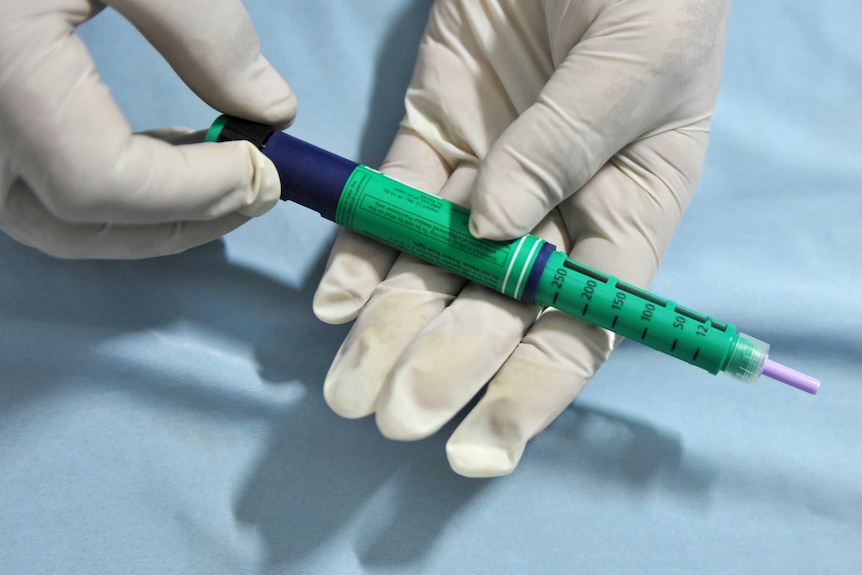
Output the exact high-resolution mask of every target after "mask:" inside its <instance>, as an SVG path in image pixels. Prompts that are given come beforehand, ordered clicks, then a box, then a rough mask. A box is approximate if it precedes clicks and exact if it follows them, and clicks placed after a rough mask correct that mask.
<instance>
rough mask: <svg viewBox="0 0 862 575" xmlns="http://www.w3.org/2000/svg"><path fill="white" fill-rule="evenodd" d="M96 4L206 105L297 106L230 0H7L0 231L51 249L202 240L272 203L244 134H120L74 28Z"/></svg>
mask: <svg viewBox="0 0 862 575" xmlns="http://www.w3.org/2000/svg"><path fill="white" fill-rule="evenodd" d="M106 4H110V5H111V6H112V7H114V8H116V9H117V11H118V12H120V13H121V14H122V15H123V16H124V17H126V18H127V19H128V20H129V21H130V22H131V23H132V24H134V25H135V27H136V28H138V30H140V31H141V33H142V34H143V35H144V36H145V37H146V38H147V39H148V40H149V41H150V43H152V44H153V46H154V47H155V48H156V49H157V50H158V51H159V52H160V53H161V54H162V55H163V56H164V57H165V59H166V60H167V61H168V62H169V63H170V65H171V66H172V67H173V68H174V70H175V71H176V72H177V73H178V74H179V75H180V77H182V79H183V80H184V81H185V82H186V83H187V84H188V85H189V87H190V88H191V89H192V90H193V91H194V92H195V93H196V94H197V95H198V96H200V97H201V98H202V99H203V100H205V101H206V102H207V103H209V104H210V105H211V106H213V107H214V108H216V109H218V110H220V111H223V112H226V113H230V114H235V115H237V116H242V117H244V118H249V119H252V120H257V121H260V122H265V123H267V124H271V125H274V126H281V127H284V126H287V125H288V124H289V123H290V122H291V121H292V120H293V117H294V114H295V113H296V100H295V98H294V96H293V93H292V92H291V90H290V88H289V87H288V85H287V84H286V83H285V81H284V80H283V79H282V78H281V76H280V75H279V74H278V73H277V72H276V71H275V69H274V68H273V67H272V66H271V65H270V64H269V62H268V61H267V60H266V59H265V58H264V57H263V56H262V55H261V53H260V47H259V42H258V38H257V35H256V34H255V32H254V29H253V27H252V24H251V20H250V18H249V16H248V13H247V12H246V10H245V8H244V7H243V5H242V2H240V0H227V1H224V2H220V3H219V6H218V10H214V9H212V6H211V3H210V2H205V1H204V0H184V1H182V2H171V1H169V0H116V1H112V2H106V3H101V2H96V1H94V0H56V1H54V2H50V3H45V2H33V1H31V0H6V1H4V2H3V4H2V7H0V229H2V230H4V231H5V232H7V233H8V234H9V235H11V236H12V237H14V238H15V239H17V240H19V241H21V242H23V243H25V244H28V245H31V246H34V247H36V248H39V249H41V250H43V251H45V252H48V253H51V254H54V255H57V256H61V257H106V258H114V257H119V258H134V257H148V256H155V255H161V254H167V253H174V252H179V251H182V250H184V249H187V248H190V247H193V246H196V245H199V244H203V243H205V242H208V241H210V240H212V239H215V238H217V237H219V236H221V235H223V234H224V233H226V232H228V231H230V230H231V229H233V228H236V227H237V226H239V225H240V224H242V223H244V222H245V221H247V220H248V218H249V217H253V216H258V215H260V214H262V213H264V212H266V211H267V210H268V209H269V208H271V207H272V206H273V205H274V204H275V203H276V202H277V200H278V196H279V190H280V185H279V181H278V175H277V173H276V171H275V168H274V167H273V166H272V163H271V162H270V161H269V160H268V159H267V158H265V157H264V156H263V155H262V154H261V153H260V152H259V151H258V150H257V149H255V148H254V147H253V146H252V145H251V144H249V143H248V142H232V143H230V144H228V145H222V146H216V145H213V144H188V145H173V144H176V143H178V142H179V143H182V142H183V141H187V140H188V139H189V138H188V133H187V132H185V131H183V130H161V131H156V132H152V133H149V134H133V133H132V132H131V129H130V127H129V124H128V122H127V121H126V119H125V117H124V115H123V113H122V112H121V110H120V109H119V107H118V106H117V104H116V102H115V101H114V100H113V98H112V96H111V94H110V91H109V90H108V88H107V87H106V86H105V85H103V84H102V83H101V82H100V80H99V77H98V74H97V73H96V71H95V69H94V64H93V60H92V58H91V57H90V55H89V53H88V52H87V49H86V47H85V46H84V44H83V42H82V41H81V40H80V38H79V37H78V36H76V35H75V34H74V30H75V28H76V27H77V26H78V25H79V24H81V23H83V22H85V21H86V20H88V19H90V18H92V17H94V16H95V15H96V14H98V13H99V11H101V10H102V9H103V8H104V7H105V5H106Z"/></svg>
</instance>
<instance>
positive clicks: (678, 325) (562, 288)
mask: <svg viewBox="0 0 862 575" xmlns="http://www.w3.org/2000/svg"><path fill="white" fill-rule="evenodd" d="M206 139H207V141H209V142H222V141H228V140H248V141H250V142H252V143H253V144H254V145H256V146H257V147H258V148H259V149H260V150H261V151H262V152H263V154H264V155H265V156H266V157H268V158H269V159H270V160H271V161H272V162H273V164H275V167H276V169H277V170H278V175H279V178H280V179H281V189H282V191H281V199H282V200H290V201H293V202H296V203H298V204H301V205H303V206H306V207H308V208H311V209H312V210H314V211H316V212H318V213H319V214H320V215H321V216H323V217H324V218H326V219H328V220H331V221H333V222H335V223H337V224H339V225H341V226H343V227H345V228H348V229H351V230H353V231H354V232H357V233H359V234H362V235H364V236H367V237H369V238H372V239H374V240H376V241H379V242H380V243H382V244H385V245H387V246H390V247H393V248H395V249H397V250H399V251H401V252H404V253H407V254H411V255H413V256H416V257H418V258H420V259H422V260H424V261H426V262H428V263H430V264H433V265H436V266H438V267H441V268H444V269H447V270H449V271H451V272H454V273H456V274H458V275H460V276H462V277H464V278H466V279H468V280H470V281H473V282H476V283H478V284H481V285H483V286H485V287H487V288H490V289H492V290H494V291H497V292H499V293H502V294H504V295H507V296H509V297H512V298H514V299H516V300H519V301H522V302H525V303H528V304H537V305H539V306H550V307H554V308H556V309H558V310H560V311H563V312H565V313H567V314H569V315H571V316H573V317H576V318H579V319H582V320H583V321H586V322H587V323H590V324H592V325H595V326H598V327H602V328H605V329H608V330H610V331H613V332H616V333H618V334H620V335H622V336H624V337H626V338H628V339H630V340H633V341H636V342H640V343H642V344H644V345H646V346H649V347H651V348H653V349H656V350H658V351H661V352H664V353H666V354H668V355H670V356H673V357H675V358H677V359H681V360H683V361H685V362H688V363H690V364H692V365H696V366H697V367H700V368H702V369H705V370H706V371H708V372H710V373H712V374H717V373H719V372H724V373H726V374H727V375H729V376H731V377H733V378H735V379H738V380H740V381H743V382H746V383H754V382H755V381H756V380H757V378H758V377H760V376H761V375H765V376H767V377H770V378H772V379H775V380H778V381H780V382H782V383H786V384H787V385H790V386H792V387H795V388H797V389H800V390H802V391H805V392H807V393H811V394H815V393H817V390H818V389H819V387H820V381H819V380H817V379H815V378H813V377H811V376H809V375H806V374H804V373H800V372H798V371H796V370H793V369H790V368H788V367H786V366H784V365H781V364H780V363H778V362H775V361H773V360H771V359H769V344H767V343H765V342H762V341H760V340H758V339H756V338H753V337H751V336H749V335H746V334H744V333H742V332H740V331H738V330H737V328H736V326H734V325H732V324H729V323H725V322H720V321H717V320H715V319H713V318H711V317H710V316H708V315H704V314H702V313H699V312H696V311H694V310H691V309H688V308H686V307H683V306H681V305H678V304H676V303H675V302H672V301H669V300H667V299H664V298H662V297H659V296H657V295H655V294H652V293H650V292H648V291H646V290H643V289H641V288H638V287H636V286H634V285H631V284H628V283H626V282H624V281H621V280H619V279H617V278H615V277H612V276H609V275H607V274H604V273H602V272H601V271H598V270H596V269H594V268H591V267H589V266H586V265H584V264H581V263H579V262H576V261H574V260H572V259H570V258H568V257H567V256H566V254H564V253H563V252H560V251H557V250H556V248H555V247H554V246H553V245H552V244H550V243H548V242H546V241H545V240H542V239H540V238H538V237H536V236H533V235H526V236H524V237H522V238H518V239H515V240H512V241H503V242H498V241H490V240H483V239H477V238H475V237H473V236H472V235H471V234H470V231H469V227H468V222H469V217H470V213H469V211H468V210H466V209H465V208H462V207H461V206H458V205H456V204H453V203H451V202H448V201H446V200H443V199H441V198H438V197H436V196H432V195H430V194H427V193H425V192H422V191H419V190H417V189H414V188H411V187H409V186H407V185H405V184H402V183H401V182H398V181H396V180H393V179H392V178H389V177H387V176H385V175H383V174H381V173H380V172H378V171H376V170H373V169H371V168H368V167H365V166H362V165H360V164H357V163H356V162H352V161H350V160H347V159H345V158H342V157H340V156H337V155H335V154H332V153H331V152H327V151H326V150H323V149H321V148H318V147H315V146H312V145H311V144H308V143H306V142H303V141H302V140H299V139H297V138H295V137H293V136H290V135H288V134H286V133H284V132H279V131H277V130H274V129H273V128H272V127H270V126H265V125H263V124H257V123H254V122H249V121H247V120H241V119H238V118H233V117H229V116H221V117H219V118H218V119H217V120H216V121H215V122H214V123H213V125H212V127H211V128H210V129H209V132H208V133H207V137H206Z"/></svg>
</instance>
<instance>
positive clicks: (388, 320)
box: [315, 0, 727, 477]
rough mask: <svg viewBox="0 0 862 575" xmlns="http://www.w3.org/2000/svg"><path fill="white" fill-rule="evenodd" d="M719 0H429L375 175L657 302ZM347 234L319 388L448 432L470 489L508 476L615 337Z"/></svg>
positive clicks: (419, 431) (717, 35) (713, 84)
mask: <svg viewBox="0 0 862 575" xmlns="http://www.w3.org/2000/svg"><path fill="white" fill-rule="evenodd" d="M726 13H727V2H726V1H725V0H638V1H633V0H632V1H627V0H595V1H590V2H574V1H562V0H545V1H534V2H523V1H520V0H480V1H478V0H437V2H436V4H435V5H434V7H433V9H432V13H431V17H430V21H429V24H428V28H427V30H426V34H425V38H424V40H423V42H422V44H421V49H420V53H419V58H418V62H417V65H416V69H415V72H414V77H413V80H412V83H411V85H410V88H409V90H408V93H407V98H406V105H407V114H406V117H405V120H404V121H403V124H402V129H401V130H400V132H399V134H398V135H397V136H396V138H395V141H394V143H393V145H392V148H391V149H390V152H389V155H388V157H387V160H386V162H385V166H384V168H383V169H384V171H385V172H386V173H388V174H389V175H390V176H392V177H394V178H396V179H400V180H402V181H404V182H406V183H408V184H411V185H413V186H415V187H418V188H420V189H424V190H425V191H429V192H432V193H439V194H440V195H442V196H444V197H447V198H449V199H451V200H453V201H456V202H458V203H461V204H463V205H469V206H470V207H471V209H472V218H471V222H470V223H471V228H472V230H473V231H474V233H475V234H476V235H478V236H480V237H486V238H492V239H506V238H513V237H515V236H518V235H521V234H523V233H526V232H530V231H531V230H534V231H535V233H537V234H538V235H540V236H543V237H545V238H546V239H548V240H550V241H552V242H553V243H556V245H557V246H558V248H560V249H565V250H567V251H568V252H569V253H570V254H571V257H572V258H574V259H576V260H579V261H581V262H584V263H586V264H588V265H591V266H593V267H595V268H598V269H600V270H604V271H606V272H608V273H610V274H613V275H616V276H618V277H620V278H622V279H624V280H626V281H629V282H631V283H633V284H636V285H640V286H647V285H648V284H649V283H650V282H651V280H652V278H653V276H654V275H655V273H656V270H657V268H658V265H659V262H660V260H661V258H662V255H663V254H664V252H665V249H666V248H667V246H668V244H669V242H670V240H671V236H672V235H673V232H674V230H675V229H676V227H677V224H678V223H679V221H680V219H681V218H682V216H683V214H684V212H685V210H686V208H687V206H688V204H689V201H690V198H691V196H692V193H693V192H694V189H695V186H696V183H697V181H698V178H699V176H700V171H701V167H702V164H703V160H704V154H705V150H706V145H707V137H708V130H709V120H710V117H711V114H712V109H713V106H714V102H715V98H716V94H717V90H718V84H719V76H720V68H721V60H722V54H723V45H724V30H725V20H726ZM396 256H397V254H396V253H395V252H393V251H392V250H390V249H388V248H383V247H381V246H379V245H377V244H375V243H373V242H371V241H370V240H366V239H363V238H361V237H358V236H356V235H355V234H352V233H349V232H343V233H342V234H341V235H340V237H339V238H338V240H337V242H336V245H335V247H334V249H333V251H332V254H331V257H330V261H329V265H328V268H327V271H326V273H325V275H324V278H323V280H322V281H321V284H320V286H319V288H318V290H317V294H316V296H315V312H316V313H317V315H318V317H320V318H321V319H323V320H324V321H328V322H333V323H338V322H346V321H349V320H351V319H353V318H354V317H356V316H357V314H358V319H357V320H356V323H355V324H354V326H353V329H352V330H351V332H350V334H349V335H348V337H347V339H346V341H345V342H344V344H343V345H342V347H341V349H340V351H339V352H338V355H337V357H336V358H335V360H334V362H333V364H332V367H331V368H330V371H329V374H328V376H327V378H326V382H325V386H324V393H325V397H326V400H327V401H328V403H329V405H330V406H331V407H332V409H333V410H335V411H336V412H337V413H339V414H341V415H343V416H345V417H362V416H364V415H368V414H370V413H372V412H373V413H375V414H376V421H377V425H378V427H379V429H380V431H381V432H382V433H383V434H384V435H385V436H387V437H390V438H393V439H400V440H413V439H419V438H422V437H425V436H428V435H430V434H432V433H434V432H435V431H437V430H438V429H439V428H440V427H441V426H443V425H444V424H445V423H446V422H447V421H448V420H450V419H451V418H452V417H453V416H455V415H456V414H457V413H458V412H459V410H461V409H462V408H463V407H464V406H465V405H467V404H468V403H469V402H470V400H471V398H473V397H475V396H476V395H477V394H478V393H479V392H480V391H481V390H482V389H483V387H484V386H485V385H486V384H487V388H486V390H485V393H484V395H483V396H482V397H481V399H480V400H479V401H478V403H477V404H476V405H475V406H474V407H473V408H472V409H471V410H470V412H469V413H468V414H467V415H466V417H465V419H464V420H463V421H462V422H461V424H460V425H459V426H458V427H457V429H456V431H455V432H454V434H453V435H452V437H451V438H450V439H449V441H448V444H447V455H448V458H449V462H450V464H451V466H452V468H453V469H454V470H455V471H456V472H458V473H460V474H463V475H466V476H477V477H480V476H495V475H503V474H506V473H509V472H511V471H512V470H513V469H514V468H515V466H516V465H517V464H518V461H519V460H520V458H521V456H522V454H523V451H524V447H525V445H526V443H527V441H529V440H530V439H531V438H532V437H534V436H535V435H536V434H538V433H539V432H541V431H542V430H543V429H544V428H545V427H546V426H547V425H549V424H550V423H551V422H552V421H553V420H554V419H555V418H556V417H557V416H558V415H559V414H560V413H561V412H562V411H563V410H564V409H565V408H566V407H567V406H568V405H569V404H570V402H571V401H572V400H573V399H574V398H575V396H577V394H578V393H579V392H580V391H581V390H582V389H583V387H584V386H585V385H586V383H587V381H588V380H589V379H590V377H592V375H593V374H594V373H595V371H596V370H597V369H598V367H599V366H600V365H601V364H602V362H604V361H605V359H606V358H607V357H608V355H609V354H610V352H611V350H612V349H613V347H614V345H615V344H616V343H617V340H618V339H619V338H617V337H615V336H614V335H613V334H611V333H610V332H607V331H605V330H602V329H599V328H595V327H591V326H589V325H587V324H586V323H583V322H580V321H579V320H576V319H573V318H570V317H568V316H565V315H564V314H562V313H561V312H558V311H555V310H548V311H546V312H544V313H542V312H541V310H539V309H537V308H536V307H535V306H528V305H524V304H521V303H517V302H515V301H512V300H509V299H507V298H506V297H504V296H502V295H498V294H495V293H492V292H490V291H489V290H487V289H485V288H482V287H479V286H477V285H475V284H467V283H466V282H465V281H463V280H461V279H459V278H456V277H454V276H453V275H452V274H450V273H448V272H444V271H441V270H439V269H435V268H432V267H430V266H428V265H425V264H422V263H419V262H418V261H417V260H415V259H413V258H411V257H407V256H403V255H402V256H400V257H396Z"/></svg>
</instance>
